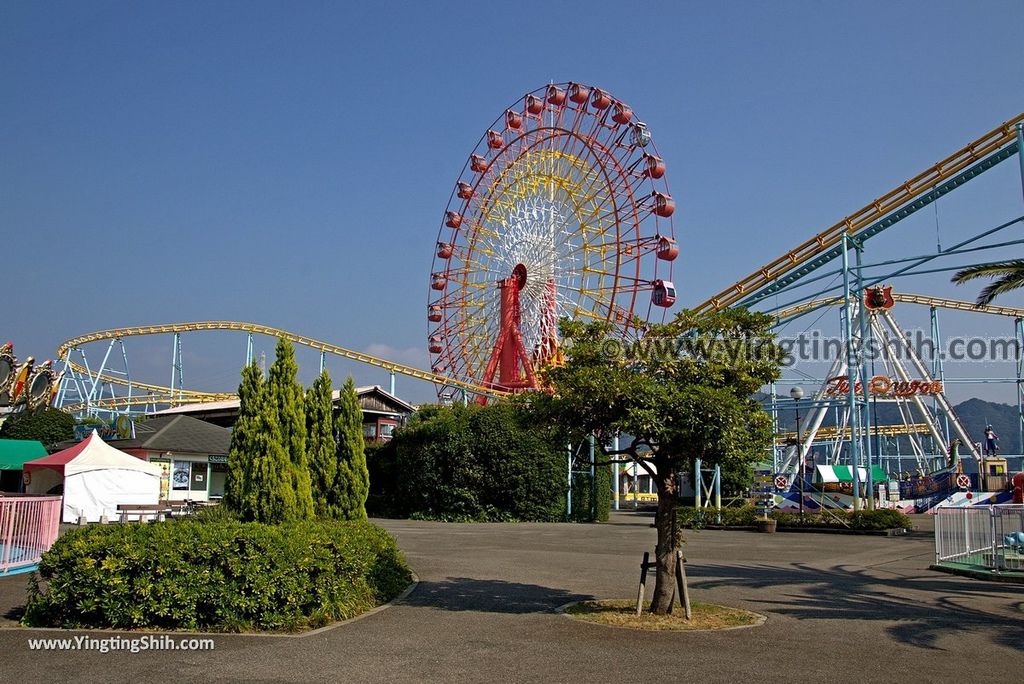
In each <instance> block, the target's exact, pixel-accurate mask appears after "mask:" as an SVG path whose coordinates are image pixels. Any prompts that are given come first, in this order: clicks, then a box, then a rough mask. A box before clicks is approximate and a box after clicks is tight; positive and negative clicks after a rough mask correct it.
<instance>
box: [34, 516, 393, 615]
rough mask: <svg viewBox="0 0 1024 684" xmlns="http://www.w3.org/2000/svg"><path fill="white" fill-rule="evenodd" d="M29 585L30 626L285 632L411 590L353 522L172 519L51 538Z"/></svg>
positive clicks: (365, 528)
mask: <svg viewBox="0 0 1024 684" xmlns="http://www.w3.org/2000/svg"><path fill="white" fill-rule="evenodd" d="M38 572H39V576H40V577H41V581H39V580H38V579H37V578H36V577H35V576H34V575H33V576H32V579H31V580H30V585H29V599H28V604H27V606H26V611H25V617H24V619H23V622H24V623H25V624H26V625H29V626H33V627H63V628H82V627H105V628H116V629H133V628H157V629H182V630H208V631H225V632H237V631H248V630H270V631H296V630H301V629H306V628H313V627H317V626H321V625H324V624H328V623H331V622H334V621H337V620H341V619H346V618H350V617H352V616H354V615H357V614H359V613H361V612H363V611H365V610H367V609H369V608H372V607H374V606H376V605H379V604H381V603H383V602H386V601H389V600H390V599H392V598H394V597H395V596H396V595H398V594H399V593H400V592H401V591H402V590H403V589H404V588H405V587H406V586H408V584H409V582H410V581H411V575H410V573H409V569H408V567H407V566H406V564H405V561H404V559H403V558H402V555H401V553H400V552H399V550H398V548H397V546H396V544H395V541H394V539H393V538H392V537H391V536H390V535H389V534H388V533H387V532H385V531H384V530H382V529H380V528H378V527H376V526H374V525H370V524H369V523H364V522H298V523H291V524H285V525H263V524H260V523H241V522H234V521H216V522H215V521H208V522H203V521H199V520H177V521H168V522H164V523H150V524H126V525H111V526H90V527H87V528H81V529H74V530H71V531H69V532H68V533H66V534H64V535H62V536H61V537H60V539H58V540H57V542H56V543H55V544H54V545H53V548H51V549H50V550H49V551H48V552H47V553H46V554H44V556H43V559H42V561H41V562H40V564H39V571H38Z"/></svg>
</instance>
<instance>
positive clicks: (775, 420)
mask: <svg viewBox="0 0 1024 684" xmlns="http://www.w3.org/2000/svg"><path fill="white" fill-rule="evenodd" d="M770 391H771V398H772V410H771V414H772V434H773V435H777V434H779V405H778V395H777V394H776V391H775V383H774V382H772V384H771V388H770ZM799 448H800V446H799V445H797V449H799ZM778 472H779V449H778V447H777V446H776V445H775V440H774V438H773V439H772V477H775V475H776V474H777V473H778Z"/></svg>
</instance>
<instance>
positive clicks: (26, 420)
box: [0, 406, 75, 447]
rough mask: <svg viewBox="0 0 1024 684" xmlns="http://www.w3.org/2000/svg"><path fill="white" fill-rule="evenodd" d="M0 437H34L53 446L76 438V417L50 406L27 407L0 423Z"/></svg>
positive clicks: (46, 444)
mask: <svg viewBox="0 0 1024 684" xmlns="http://www.w3.org/2000/svg"><path fill="white" fill-rule="evenodd" d="M0 438H3V439H34V440H36V441H39V442H42V443H43V445H44V446H47V447H49V446H53V445H54V444H57V443H58V442H64V441H67V440H69V439H74V438H75V419H74V417H72V416H71V414H69V413H64V412H63V411H60V410H58V409H55V408H50V407H49V406H43V407H40V408H38V409H33V410H29V409H26V410H24V411H22V412H21V413H16V414H14V415H13V416H9V417H8V418H7V420H5V421H4V422H3V425H0Z"/></svg>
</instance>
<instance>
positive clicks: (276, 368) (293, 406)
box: [267, 338, 313, 520]
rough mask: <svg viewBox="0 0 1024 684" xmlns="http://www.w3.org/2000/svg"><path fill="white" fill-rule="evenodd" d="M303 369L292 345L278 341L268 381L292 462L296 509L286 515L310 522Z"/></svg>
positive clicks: (272, 401)
mask: <svg viewBox="0 0 1024 684" xmlns="http://www.w3.org/2000/svg"><path fill="white" fill-rule="evenodd" d="M298 372H299V366H298V364H297V363H296V362H295V350H294V349H293V348H292V345H291V343H290V342H289V341H288V340H286V339H284V338H281V339H279V340H278V341H277V349H276V350H275V358H274V363H273V364H272V365H271V366H270V377H269V378H268V380H267V385H268V388H269V400H270V402H271V405H272V412H273V413H274V417H275V418H276V422H277V425H278V428H279V429H280V439H281V442H280V444H281V446H282V448H283V449H284V452H285V453H286V454H287V455H288V460H289V462H290V467H289V471H290V479H291V484H292V490H293V492H294V504H295V505H294V508H293V509H291V510H289V511H287V512H286V513H285V519H286V520H306V519H309V518H312V517H313V496H312V493H311V490H310V483H309V467H308V465H307V464H306V416H305V412H304V410H303V409H304V407H303V400H302V385H300V384H299V382H298V380H297V376H298Z"/></svg>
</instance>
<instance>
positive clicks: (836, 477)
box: [814, 465, 889, 484]
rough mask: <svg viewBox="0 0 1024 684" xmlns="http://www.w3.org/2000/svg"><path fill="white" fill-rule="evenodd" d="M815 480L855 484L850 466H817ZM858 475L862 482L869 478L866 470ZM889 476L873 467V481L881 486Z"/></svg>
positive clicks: (862, 469) (880, 469) (877, 467)
mask: <svg viewBox="0 0 1024 684" xmlns="http://www.w3.org/2000/svg"><path fill="white" fill-rule="evenodd" d="M814 469H815V474H816V475H817V477H816V478H815V479H816V480H817V481H818V482H853V468H851V467H850V466H830V465H820V466H815V468H814ZM857 471H858V472H857V475H858V477H859V479H860V481H861V482H865V481H866V480H867V478H868V472H867V470H865V469H864V468H858V469H857ZM888 479H889V476H888V475H886V474H885V471H884V470H882V467H881V466H877V465H873V466H871V481H872V482H875V483H878V484H881V483H882V482H886V481H888Z"/></svg>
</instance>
